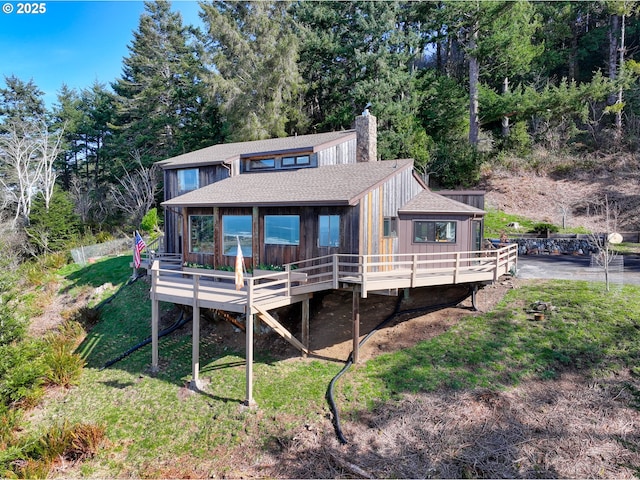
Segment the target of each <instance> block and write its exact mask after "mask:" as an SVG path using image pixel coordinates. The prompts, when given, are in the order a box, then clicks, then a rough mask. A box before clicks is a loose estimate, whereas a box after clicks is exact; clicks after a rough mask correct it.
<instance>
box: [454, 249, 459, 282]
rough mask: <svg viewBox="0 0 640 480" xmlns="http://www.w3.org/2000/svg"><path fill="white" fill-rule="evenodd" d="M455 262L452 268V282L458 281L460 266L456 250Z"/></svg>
mask: <svg viewBox="0 0 640 480" xmlns="http://www.w3.org/2000/svg"><path fill="white" fill-rule="evenodd" d="M455 255H456V263H455V267H454V269H453V283H454V284H455V283H458V269H459V268H460V252H456V254H455Z"/></svg>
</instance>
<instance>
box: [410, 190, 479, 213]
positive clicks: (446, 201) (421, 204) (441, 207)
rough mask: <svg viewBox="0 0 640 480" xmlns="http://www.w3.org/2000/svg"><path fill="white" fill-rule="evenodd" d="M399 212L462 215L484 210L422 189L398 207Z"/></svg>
mask: <svg viewBox="0 0 640 480" xmlns="http://www.w3.org/2000/svg"><path fill="white" fill-rule="evenodd" d="M399 213H453V214H456V213H459V214H464V215H470V214H475V215H484V213H485V212H484V210H480V209H479V208H476V207H472V206H471V205H467V204H466V203H462V202H458V201H456V200H452V199H451V198H447V197H443V196H442V195H438V194H437V193H435V192H432V191H431V190H423V191H422V192H420V193H419V194H418V195H416V196H415V197H413V198H412V199H411V200H410V201H409V202H407V203H406V204H405V205H404V206H403V207H402V208H400V209H399Z"/></svg>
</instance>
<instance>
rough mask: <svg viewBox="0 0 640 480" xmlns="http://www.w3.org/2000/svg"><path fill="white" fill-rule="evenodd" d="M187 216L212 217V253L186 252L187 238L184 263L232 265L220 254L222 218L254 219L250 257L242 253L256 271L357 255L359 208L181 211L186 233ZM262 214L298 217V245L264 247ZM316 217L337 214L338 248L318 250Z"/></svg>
mask: <svg viewBox="0 0 640 480" xmlns="http://www.w3.org/2000/svg"><path fill="white" fill-rule="evenodd" d="M189 215H214V242H215V251H214V253H213V254H203V253H191V252H189V242H188V236H187V235H186V233H185V235H184V238H185V239H186V240H183V245H182V248H183V252H185V253H184V261H185V262H189V263H198V264H201V265H209V266H212V267H219V266H234V262H235V257H229V256H225V255H223V252H222V240H223V239H222V217H223V216H224V215H251V216H252V218H253V229H252V230H253V245H252V250H253V255H252V256H251V257H249V256H247V255H246V254H245V265H246V266H247V267H248V268H249V267H253V268H257V267H258V266H259V265H283V264H285V263H292V262H297V261H300V260H304V259H308V258H315V257H321V256H324V255H330V254H334V253H344V254H352V253H358V218H359V217H358V209H357V208H355V207H294V206H291V207H263V208H258V207H253V208H225V207H214V208H195V207H190V208H187V209H184V213H183V217H184V219H185V220H184V221H183V222H182V228H183V229H184V231H185V232H188V228H189V223H188V218H189ZM265 215H299V216H300V242H299V245H266V244H265V228H264V217H265ZM319 215H340V246H339V247H320V246H319V245H318V238H319V222H318V216H319Z"/></svg>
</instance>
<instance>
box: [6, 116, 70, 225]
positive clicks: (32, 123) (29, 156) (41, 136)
mask: <svg viewBox="0 0 640 480" xmlns="http://www.w3.org/2000/svg"><path fill="white" fill-rule="evenodd" d="M63 133H64V128H62V129H59V130H57V131H55V132H52V131H51V129H50V127H49V125H48V124H47V123H46V122H45V120H44V119H35V120H10V121H8V122H7V123H6V124H5V125H4V133H3V134H2V135H0V165H1V167H2V169H1V172H2V173H1V174H0V184H1V185H2V187H3V190H4V192H3V193H4V199H3V201H4V203H5V204H6V205H8V204H12V205H14V208H15V212H14V217H13V222H12V224H13V226H14V227H15V225H16V223H17V222H18V219H19V218H20V217H22V218H23V219H24V220H25V222H28V221H29V215H30V213H31V203H32V200H33V198H34V197H35V195H36V194H37V193H42V194H43V196H44V199H45V208H46V209H47V210H48V209H49V204H50V202H51V197H52V196H53V189H54V187H55V182H56V178H57V173H56V171H55V168H54V162H55V159H56V157H57V156H58V154H59V153H60V147H61V143H62V135H63Z"/></svg>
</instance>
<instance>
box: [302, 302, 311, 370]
mask: <svg viewBox="0 0 640 480" xmlns="http://www.w3.org/2000/svg"><path fill="white" fill-rule="evenodd" d="M302 344H303V345H304V346H305V348H306V349H307V350H309V347H310V342H309V299H308V298H306V299H305V300H303V301H302ZM302 356H303V357H304V358H306V357H307V354H306V353H305V352H302Z"/></svg>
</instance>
